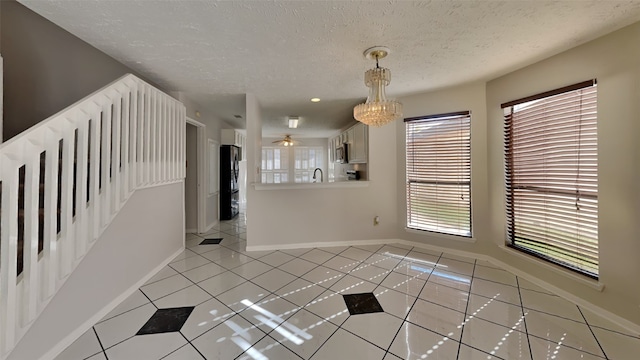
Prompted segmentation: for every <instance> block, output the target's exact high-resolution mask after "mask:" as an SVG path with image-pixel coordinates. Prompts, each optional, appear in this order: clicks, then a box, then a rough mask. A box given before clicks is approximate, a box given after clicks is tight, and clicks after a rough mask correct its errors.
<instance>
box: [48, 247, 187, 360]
mask: <svg viewBox="0 0 640 360" xmlns="http://www.w3.org/2000/svg"><path fill="white" fill-rule="evenodd" d="M184 249H185V248H184V245H183V246H182V247H181V248H180V249H179V250H178V251H176V252H175V253H173V254H172V255H170V256H169V257H168V258H166V259H165V260H164V261H162V263H161V264H160V265H158V266H156V267H155V268H154V269H153V270H152V271H151V272H150V273H149V274H147V275H146V276H145V277H143V278H142V279H140V281H138V282H136V283H135V284H133V285H131V287H129V288H128V289H127V290H125V291H124V292H123V293H122V294H120V295H119V296H118V297H116V298H115V299H113V300H112V301H111V302H110V303H109V304H107V305H106V306H105V307H103V308H102V310H100V311H98V312H96V313H95V314H94V315H93V316H92V317H90V318H89V319H87V320H86V321H85V322H84V323H82V325H80V326H78V327H77V328H76V329H75V330H73V331H72V332H70V333H69V334H68V335H67V336H66V337H65V338H64V339H62V340H60V342H58V343H57V344H56V345H54V346H53V347H52V348H51V349H49V351H47V352H46V353H45V354H44V355H43V356H42V357H41V358H40V359H41V360H42V359H55V358H56V356H58V355H60V353H62V352H63V351H64V350H65V349H66V348H67V347H69V345H71V344H73V342H74V341H76V340H77V339H78V338H79V337H80V336H82V334H84V333H85V332H86V331H87V330H89V329H90V328H91V327H92V326H93V325H95V324H96V323H97V322H98V321H100V320H101V319H103V318H104V317H105V316H107V314H109V313H110V312H111V311H112V310H113V309H115V308H116V306H118V305H120V303H121V302H123V301H125V300H126V299H127V298H129V296H131V295H132V294H133V293H134V292H135V291H136V290H138V289H139V288H140V287H141V286H142V285H144V284H145V283H146V282H147V281H149V279H151V278H152V277H153V276H154V275H155V274H156V273H158V271H160V270H162V268H164V267H165V266H167V264H169V262H171V260H173V259H174V258H175V257H176V256H178V255H180V253H181V252H183V251H184Z"/></svg>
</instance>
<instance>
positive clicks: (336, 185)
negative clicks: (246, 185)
mask: <svg viewBox="0 0 640 360" xmlns="http://www.w3.org/2000/svg"><path fill="white" fill-rule="evenodd" d="M369 183H370V182H369V181H360V180H358V181H336V182H323V183H282V184H261V183H252V184H251V186H253V187H254V188H255V189H256V190H299V189H345V188H365V187H368V186H369Z"/></svg>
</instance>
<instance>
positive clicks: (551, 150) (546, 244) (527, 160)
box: [502, 81, 598, 278]
mask: <svg viewBox="0 0 640 360" xmlns="http://www.w3.org/2000/svg"><path fill="white" fill-rule="evenodd" d="M596 100H597V87H596V84H595V81H587V82H583V83H580V84H575V85H572V86H568V87H565V88H562V89H558V90H553V91H550V92H546V93H543V94H540V95H535V96H532V97H528V98H526V99H521V100H516V101H512V102H510V103H506V104H503V105H502V107H503V108H504V110H505V111H504V114H505V115H504V121H505V128H504V136H505V138H504V143H505V161H506V164H505V170H506V171H505V173H506V174H505V175H506V193H507V197H506V205H507V208H506V215H507V242H508V245H510V246H512V247H513V248H515V249H518V250H521V251H524V252H526V253H529V254H532V255H535V256H537V257H540V258H543V259H545V260H548V261H551V262H553V263H556V264H559V265H561V266H564V267H567V268H569V269H572V270H574V271H577V272H580V273H582V274H585V275H588V276H590V277H593V278H597V277H598V164H597V150H598V148H597V145H598V144H597V101H596Z"/></svg>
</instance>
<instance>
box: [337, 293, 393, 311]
mask: <svg viewBox="0 0 640 360" xmlns="http://www.w3.org/2000/svg"><path fill="white" fill-rule="evenodd" d="M342 297H343V298H344V302H345V304H347V309H349V314H351V315H359V314H370V313H377V312H383V311H384V310H382V306H380V303H379V302H378V299H376V296H375V295H373V293H362V294H348V295H342Z"/></svg>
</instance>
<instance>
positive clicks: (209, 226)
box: [202, 220, 220, 234]
mask: <svg viewBox="0 0 640 360" xmlns="http://www.w3.org/2000/svg"><path fill="white" fill-rule="evenodd" d="M219 223H220V222H219V221H218V220H215V221H214V222H212V223H211V224H209V225H207V228H206V229H205V230H204V232H202V234H205V233H208V232H209V230H211V229H212V228H213V227H214V226H216V225H218V224H219Z"/></svg>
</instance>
